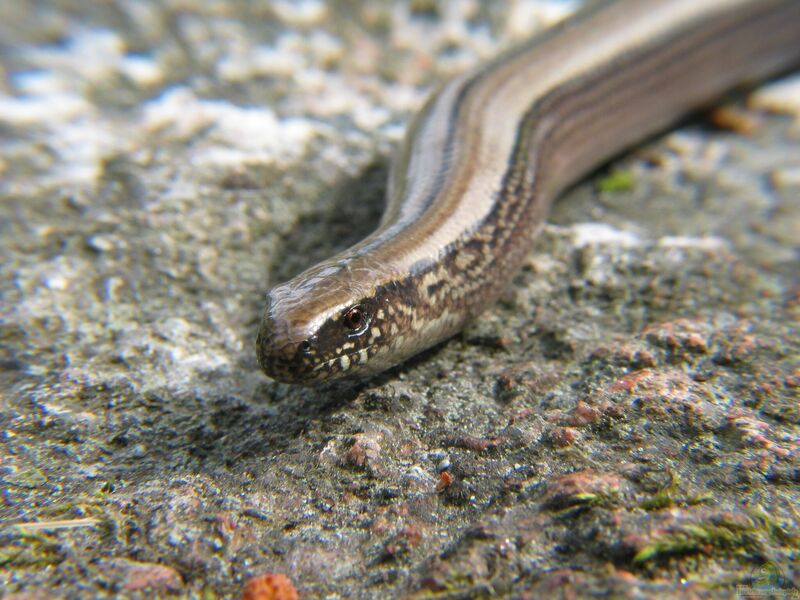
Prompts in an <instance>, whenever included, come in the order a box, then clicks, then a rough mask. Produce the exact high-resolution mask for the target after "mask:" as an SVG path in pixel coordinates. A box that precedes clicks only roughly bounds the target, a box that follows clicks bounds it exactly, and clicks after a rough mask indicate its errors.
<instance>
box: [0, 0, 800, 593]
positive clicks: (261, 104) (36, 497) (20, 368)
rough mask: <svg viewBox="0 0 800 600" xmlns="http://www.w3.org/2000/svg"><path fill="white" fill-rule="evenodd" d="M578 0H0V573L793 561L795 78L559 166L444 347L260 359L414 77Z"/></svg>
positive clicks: (772, 567)
mask: <svg viewBox="0 0 800 600" xmlns="http://www.w3.org/2000/svg"><path fill="white" fill-rule="evenodd" d="M571 8H573V6H572V4H571V3H569V2H564V1H557V0H516V1H512V2H506V3H495V2H489V1H488V0H487V1H485V2H478V1H476V0H450V1H441V2H436V1H433V0H430V1H425V0H422V1H420V0H406V1H398V2H388V1H378V2H375V1H366V0H364V1H354V0H350V1H346V0H330V1H329V2H327V3H326V2H321V1H318V0H302V1H300V2H290V1H288V0H272V1H270V2H261V3H256V2H247V1H245V0H235V1H228V2H221V1H217V0H205V1H203V0H160V1H156V0H153V1H135V0H118V1H116V2H113V3H111V2H109V3H99V2H98V3H86V2H83V1H81V0H50V1H35V2H28V1H25V0H5V1H4V2H2V3H1V4H0V75H2V77H0V232H1V235H0V251H1V252H2V257H3V258H2V263H1V266H0V269H2V271H1V274H2V277H0V293H2V304H0V419H2V431H1V432H0V433H1V436H0V477H2V485H0V493H2V504H0V506H2V513H0V517H1V518H2V525H1V526H0V539H1V540H2V543H1V544H0V595H2V596H3V597H7V598H16V599H18V600H21V599H34V598H86V597H131V598H150V597H160V596H174V597H187V598H203V599H210V598H223V597H238V596H240V595H241V594H242V590H243V589H244V588H245V584H246V582H248V581H251V584H250V589H251V590H255V589H256V587H255V586H256V584H257V583H261V584H262V586H263V587H261V588H260V589H261V592H260V594H261V595H260V596H257V597H260V598H270V597H272V598H290V597H291V596H292V590H293V589H294V588H296V589H297V590H298V591H299V592H300V594H301V596H302V597H309V598H313V597H321V598H378V597H397V596H401V597H414V598H416V597H424V598H428V597H435V598H475V597H488V596H505V597H514V598H539V597H581V596H588V595H597V594H610V595H612V596H620V597H622V596H624V597H633V598H640V597H641V598H645V597H652V596H654V595H659V596H663V597H676V598H683V597H692V598H705V597H731V596H733V595H735V594H736V593H739V594H745V593H758V592H770V593H773V594H781V593H783V594H784V596H787V595H788V594H791V593H794V594H797V593H800V592H798V589H799V588H800V566H798V565H800V563H799V562H798V552H800V545H799V544H798V540H800V527H799V526H798V521H799V520H800V519H799V516H798V506H800V402H799V401H798V389H799V388H800V358H799V357H800V340H799V339H798V322H799V321H800V275H799V270H798V240H800V200H799V199H798V196H800V120H799V119H798V116H797V115H800V107H799V105H800V102H798V97H800V92H798V88H800V80H798V79H797V78H795V79H794V80H786V81H784V82H778V83H774V84H771V85H770V86H768V87H766V88H762V89H761V90H758V91H756V92H754V93H752V94H751V95H750V96H749V97H748V98H739V99H738V100H735V101H733V103H731V104H728V105H726V106H725V107H724V108H723V109H721V110H718V111H716V112H715V113H714V114H713V115H710V116H706V117H702V118H700V119H698V120H695V121H693V122H690V123H689V124H687V125H685V126H684V127H682V128H681V129H680V130H677V131H674V132H671V133H669V134H667V135H665V136H663V137H661V138H659V139H657V140H654V141H652V142H650V143H649V144H647V145H645V146H643V147H640V148H638V149H636V150H635V151H633V152H632V153H631V154H629V155H627V156H625V157H622V158H620V159H619V160H617V161H615V162H614V163H613V164H612V165H609V166H608V167H607V168H605V169H604V170H602V171H601V172H598V173H597V174H595V175H594V176H593V177H592V178H590V179H589V180H587V181H586V182H584V183H583V184H581V185H580V186H578V187H577V188H575V189H574V190H573V191H571V192H570V193H569V194H568V195H567V196H566V197H565V198H563V199H562V200H561V201H560V202H559V203H558V205H557V206H556V208H555V211H554V213H553V215H552V219H551V222H552V225H550V226H548V228H547V229H546V231H545V233H544V234H543V235H542V236H541V238H540V239H539V240H538V242H537V244H536V247H535V249H534V250H533V251H532V253H531V254H530V257H529V259H528V261H527V263H526V265H525V268H524V269H523V271H522V272H521V274H520V275H519V277H518V278H517V279H516V281H515V283H514V285H513V286H512V287H511V289H509V291H508V293H507V294H506V296H505V297H504V298H503V300H502V302H500V303H499V304H498V305H497V306H496V307H495V308H493V309H492V310H490V311H489V312H487V313H486V314H485V315H484V316H482V317H481V318H480V319H479V320H478V321H477V322H476V323H474V324H473V325H472V326H470V327H469V328H468V329H467V330H466V331H465V332H464V333H463V334H461V335H460V336H458V337H456V338H455V339H453V340H451V341H449V342H447V343H445V344H443V345H442V346H440V347H439V348H436V349H434V350H432V351H430V352H428V353H426V354H424V355H423V356H421V357H418V358H416V359H414V360H412V361H411V362H410V363H409V364H406V365H404V366H402V367H400V368H397V369H394V370H393V371H391V372H389V373H387V374H386V375H383V376H381V377H378V378H375V379H372V380H370V381H366V382H350V383H344V384H337V385H329V386H326V387H321V388H313V389H307V388H301V387H294V386H288V385H282V384H275V383H273V382H271V381H270V380H268V379H267V378H266V377H264V376H263V375H262V374H261V373H260V371H259V370H258V366H257V364H256V361H255V357H254V349H253V345H254V344H253V341H254V336H255V330H256V327H257V323H258V320H259V316H260V310H261V302H262V299H263V294H264V291H265V290H266V289H267V287H268V286H269V284H270V282H276V281H279V280H282V279H285V278H287V277H289V276H291V275H293V274H295V273H297V272H299V271H300V270H301V269H303V268H305V267H307V266H310V265H311V264H313V263H314V262H315V261H317V260H319V259H321V258H324V257H326V256H328V255H330V254H331V253H332V252H334V251H335V250H337V249H340V248H342V247H345V246H347V245H348V244H350V243H352V242H354V241H356V240H358V239H359V238H360V237H362V236H363V235H364V234H366V233H367V232H369V231H370V230H371V228H372V227H374V225H375V224H376V223H377V220H378V218H379V216H380V212H381V208H382V196H383V193H384V190H385V186H386V177H387V171H388V163H389V160H390V156H391V152H392V149H393V148H394V147H395V146H396V144H397V143H398V142H399V140H400V139H401V138H402V135H403V131H404V127H405V125H406V123H407V122H408V119H409V118H410V116H411V115H412V114H413V111H414V110H415V109H417V108H418V107H419V106H420V104H421V103H422V102H423V101H424V99H425V97H426V95H427V94H428V93H429V92H430V90H431V89H433V88H434V87H435V85H436V83H437V82H440V81H442V80H443V79H445V78H446V77H447V76H448V75H451V74H453V73H456V72H459V71H461V70H463V69H464V68H467V67H468V66H470V65H472V64H474V63H475V62H477V61H479V60H481V59H483V58H485V57H488V56H491V55H493V54H494V53H496V52H497V51H498V50H499V49H501V48H503V47H505V46H507V45H509V44H511V43H513V42H514V41H515V40H518V39H521V38H523V37H525V36H526V35H528V34H529V33H530V32H531V31H535V30H537V29H540V28H542V27H545V26H546V25H547V24H548V23H551V22H552V21H553V20H555V19H557V18H559V17H560V16H561V15H563V14H564V13H565V12H566V11H569V10H571ZM264 574H275V576H274V577H272V578H271V579H263V578H262V579H255V580H254V579H253V578H256V577H258V576H261V575H264ZM281 575H283V576H285V578H281V577H280V576H281ZM270 583H272V584H274V585H273V587H270V585H269V584H270ZM269 590H273V591H269ZM253 597H256V596H253Z"/></svg>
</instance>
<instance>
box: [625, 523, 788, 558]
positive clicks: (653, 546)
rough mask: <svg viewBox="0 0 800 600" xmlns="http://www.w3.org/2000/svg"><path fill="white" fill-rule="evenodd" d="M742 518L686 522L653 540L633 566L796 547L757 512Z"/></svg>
mask: <svg viewBox="0 0 800 600" xmlns="http://www.w3.org/2000/svg"><path fill="white" fill-rule="evenodd" d="M741 517H742V515H740V514H737V515H731V514H722V515H716V516H714V517H711V518H709V519H706V520H704V521H700V522H696V523H686V524H684V525H681V526H679V527H676V528H674V529H672V530H670V531H668V532H666V533H664V534H662V535H659V536H658V537H657V538H655V539H654V540H653V541H652V542H651V543H650V544H648V545H647V546H645V547H644V548H642V549H641V550H640V551H639V552H637V553H636V556H634V558H633V562H634V564H637V565H642V564H645V563H648V562H652V561H658V560H663V559H667V558H669V557H672V556H682V555H687V554H696V553H699V552H703V553H706V554H712V553H714V552H717V551H722V552H727V553H729V554H733V555H741V556H744V557H748V558H749V557H753V556H758V555H760V554H762V552H761V549H762V548H764V547H765V546H766V545H767V542H768V541H772V542H779V543H781V544H785V545H792V546H793V545H795V544H796V543H797V539H796V536H795V535H793V534H791V533H789V532H787V531H786V530H785V529H784V528H783V527H781V526H780V525H779V524H778V523H777V522H776V521H775V520H774V519H772V518H771V517H769V516H768V515H767V514H766V513H764V512H763V511H761V510H760V509H755V510H751V511H749V512H748V513H747V514H746V515H745V516H744V518H741Z"/></svg>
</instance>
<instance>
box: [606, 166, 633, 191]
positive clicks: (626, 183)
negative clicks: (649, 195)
mask: <svg viewBox="0 0 800 600" xmlns="http://www.w3.org/2000/svg"><path fill="white" fill-rule="evenodd" d="M635 183H636V181H635V179H634V177H633V173H631V172H630V171H614V172H612V173H609V174H608V175H606V176H605V177H603V179H601V180H600V181H598V182H597V188H598V189H599V190H600V191H601V192H609V193H612V194H613V193H616V192H630V191H631V190H632V189H633V188H634V185H635Z"/></svg>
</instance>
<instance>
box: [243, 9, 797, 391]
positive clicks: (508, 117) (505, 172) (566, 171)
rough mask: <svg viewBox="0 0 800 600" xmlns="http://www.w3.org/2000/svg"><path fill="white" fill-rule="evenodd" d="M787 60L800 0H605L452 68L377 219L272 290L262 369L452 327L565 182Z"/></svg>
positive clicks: (390, 354) (367, 359)
mask: <svg viewBox="0 0 800 600" xmlns="http://www.w3.org/2000/svg"><path fill="white" fill-rule="evenodd" d="M799 62H800V0H617V1H613V2H612V1H605V2H595V3H592V4H590V6H589V7H588V8H587V9H585V10H583V11H581V12H579V13H578V14H577V15H575V16H574V17H572V18H570V19H568V20H566V21H564V22H563V23H562V24H560V25H558V26H556V27H555V28H553V29H551V30H549V31H547V32H545V33H544V34H543V35H540V36H537V37H535V38H534V39H532V40H530V41H529V42H527V43H526V44H524V45H522V46H520V47H518V48H515V49H512V50H510V51H509V52H507V53H505V54H503V55H501V56H500V57H498V58H497V59H495V60H493V61H491V62H489V63H487V64H485V65H483V66H481V67H479V68H477V69H476V70H474V71H472V72H470V73H467V74H464V75H461V76H459V77H456V78H455V79H452V80H451V81H449V82H447V83H446V84H445V85H444V86H443V87H442V88H441V89H440V90H439V91H438V92H437V93H436V94H434V95H433V96H432V97H431V98H430V99H429V100H428V102H427V104H426V105H425V106H424V108H423V109H422V111H421V112H420V113H419V114H418V115H417V117H416V119H415V120H414V121H413V123H412V124H411V126H410V128H409V131H408V134H407V137H406V141H405V144H404V145H403V147H402V149H401V151H400V154H399V157H398V159H397V161H396V163H395V164H394V165H393V170H392V173H391V176H390V181H389V191H388V205H387V208H386V211H385V213H384V216H383V218H382V220H381V223H380V226H379V227H378V229H377V230H376V231H375V232H374V233H372V234H371V235H370V236H368V237H367V238H366V239H364V240H363V241H361V242H360V243H358V244H356V245H355V246H353V247H351V248H349V249H347V250H345V251H344V252H342V253H341V254H339V255H337V256H335V257H333V258H331V259H330V260H327V261H325V262H323V263H321V264H319V265H317V266H315V267H312V268H311V269H308V270H307V271H305V272H303V273H301V274H300V275H298V276H297V277H295V278H294V279H292V280H290V281H288V282H286V283H284V284H281V285H278V286H276V287H274V288H273V289H272V290H271V291H270V292H269V293H268V295H267V306H266V309H265V311H264V316H263V319H262V322H261V326H260V330H259V333H258V337H257V341H256V346H257V355H258V361H259V363H260V365H261V367H262V369H263V370H264V372H265V373H266V374H267V375H269V376H270V377H272V378H274V379H276V380H279V381H285V382H294V383H310V382H314V381H318V380H322V379H330V378H335V377H340V376H343V375H351V374H358V375H362V374H369V373H376V372H379V371H382V370H384V369H386V368H388V367H390V366H392V365H395V364H398V363H400V362H402V361H403V360H405V359H407V358H409V357H411V356H412V355H414V354H416V353H418V352H420V351H422V350H424V349H426V348H429V347H430V346H432V345H434V344H436V343H438V342H440V341H442V340H445V339H446V338H448V337H450V336H452V335H453V334H455V333H456V332H457V331H458V330H459V329H461V328H462V327H463V326H464V324H465V323H466V322H467V321H469V320H470V319H471V318H473V317H475V316H476V315H478V314H479V313H480V312H481V311H483V310H484V309H485V308H486V307H487V306H489V305H490V304H491V303H492V302H494V301H495V300H496V299H497V297H498V296H499V295H500V294H501V293H502V291H503V289H504V288H505V287H506V286H507V285H508V284H509V282H510V280H511V279H512V277H513V276H514V274H515V273H516V271H517V269H518V268H519V266H520V264H521V262H522V261H523V259H524V257H525V255H526V254H527V253H528V252H529V251H530V249H531V246H532V243H533V240H534V238H535V236H536V234H537V233H538V232H539V231H541V229H542V227H543V224H544V222H545V219H546V216H547V212H548V209H549V206H550V204H551V202H552V201H553V199H555V198H556V197H557V196H558V195H559V194H560V193H561V192H563V191H564V189H565V188H566V187H568V186H570V185H572V184H574V183H576V182H577V181H578V180H579V179H580V178H582V177H584V176H585V175H586V174H587V173H589V172H590V171H591V170H592V169H594V168H596V167H598V166H599V165H600V164H602V163H604V162H606V161H608V160H609V159H610V158H611V157H613V156H614V155H616V154H618V153H619V152H621V151H622V150H624V149H625V148H628V147H630V146H631V145H633V144H635V143H637V142H640V141H642V140H643V139H645V138H646V137H648V136H650V135H653V134H654V133H656V132H658V131H662V130H664V129H665V128H667V127H668V126H670V125H672V124H674V123H675V122H676V121H677V120H679V119H680V118H682V117H685V116H686V115H687V114H688V113H690V112H692V111H694V110H697V109H699V108H702V107H704V106H707V105H708V104H709V103H711V102H713V101H714V100H715V99H719V97H720V96H721V95H723V94H725V93H726V92H729V91H731V90H732V89H734V88H736V87H739V86H746V85H752V84H753V83H755V82H757V81H760V80H763V79H765V78H768V77H771V76H774V75H776V74H779V73H781V72H783V71H786V70H788V69H790V68H792V67H795V66H796V65H797V64H798V63H799Z"/></svg>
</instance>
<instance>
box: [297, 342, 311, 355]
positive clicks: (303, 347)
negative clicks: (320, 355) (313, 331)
mask: <svg viewBox="0 0 800 600" xmlns="http://www.w3.org/2000/svg"><path fill="white" fill-rule="evenodd" d="M300 352H302V353H303V354H308V353H309V352H311V342H309V341H308V340H304V341H302V342H300Z"/></svg>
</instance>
